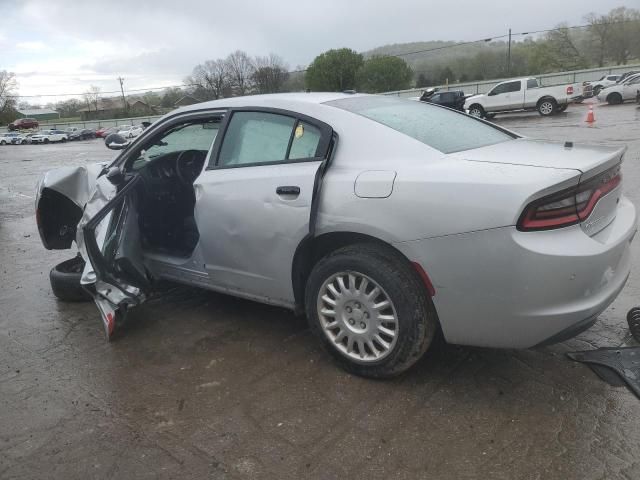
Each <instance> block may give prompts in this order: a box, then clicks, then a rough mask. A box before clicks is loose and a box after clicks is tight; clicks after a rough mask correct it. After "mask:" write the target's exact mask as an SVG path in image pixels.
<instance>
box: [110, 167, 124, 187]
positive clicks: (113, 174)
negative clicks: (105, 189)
mask: <svg viewBox="0 0 640 480" xmlns="http://www.w3.org/2000/svg"><path fill="white" fill-rule="evenodd" d="M107 180H109V182H111V184H112V185H115V186H116V187H117V186H119V185H122V183H123V182H124V174H123V173H122V170H120V168H119V167H111V168H110V169H109V170H108V171H107Z"/></svg>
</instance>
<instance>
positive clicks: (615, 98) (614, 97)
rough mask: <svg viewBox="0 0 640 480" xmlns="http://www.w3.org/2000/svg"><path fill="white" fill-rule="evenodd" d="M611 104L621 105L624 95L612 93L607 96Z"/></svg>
mask: <svg viewBox="0 0 640 480" xmlns="http://www.w3.org/2000/svg"><path fill="white" fill-rule="evenodd" d="M607 103H609V105H620V104H621V103H622V95H620V94H619V93H610V94H609V96H608V97H607Z"/></svg>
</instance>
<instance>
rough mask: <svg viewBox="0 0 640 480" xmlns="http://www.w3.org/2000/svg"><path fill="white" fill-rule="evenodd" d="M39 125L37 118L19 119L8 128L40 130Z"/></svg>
mask: <svg viewBox="0 0 640 480" xmlns="http://www.w3.org/2000/svg"><path fill="white" fill-rule="evenodd" d="M39 125H40V124H39V123H38V121H37V120H36V119H35V118H18V119H17V120H14V121H13V122H11V123H10V124H9V125H8V126H7V128H8V129H9V130H25V129H27V128H38V126H39Z"/></svg>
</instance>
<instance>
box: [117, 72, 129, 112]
mask: <svg viewBox="0 0 640 480" xmlns="http://www.w3.org/2000/svg"><path fill="white" fill-rule="evenodd" d="M118 81H119V82H120V91H121V92H122V108H123V109H124V111H125V112H127V111H128V110H129V108H128V107H129V106H128V105H127V99H126V98H125V97H124V86H123V85H124V78H122V77H118Z"/></svg>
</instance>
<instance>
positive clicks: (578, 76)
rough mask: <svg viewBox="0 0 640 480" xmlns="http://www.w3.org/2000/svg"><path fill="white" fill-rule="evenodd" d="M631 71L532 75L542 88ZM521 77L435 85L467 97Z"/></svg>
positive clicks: (403, 93)
mask: <svg viewBox="0 0 640 480" xmlns="http://www.w3.org/2000/svg"><path fill="white" fill-rule="evenodd" d="M630 70H640V64H636V65H619V66H616V67H602V68H590V69H586V70H572V71H569V72H555V73H545V74H542V75H530V77H534V78H537V79H538V81H539V82H540V84H541V85H542V86H549V85H557V84H561V83H578V82H593V81H595V80H598V79H600V78H601V77H602V76H604V75H616V74H622V73H625V72H628V71H630ZM513 78H522V76H519V77H508V78H496V79H493V80H483V81H481V82H464V83H450V84H448V85H434V87H438V88H439V89H441V90H462V91H463V92H464V93H465V95H473V94H477V93H487V92H488V91H489V90H490V89H491V88H492V87H493V86H494V85H495V84H496V83H500V82H504V81H505V80H511V79H513ZM426 88H427V87H423V88H410V89H408V90H397V91H394V92H385V93H383V94H382V95H396V96H398V97H419V96H420V95H421V94H422V92H423V91H424V90H425V89H426Z"/></svg>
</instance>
